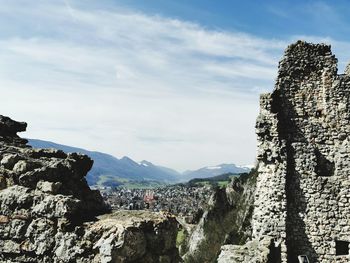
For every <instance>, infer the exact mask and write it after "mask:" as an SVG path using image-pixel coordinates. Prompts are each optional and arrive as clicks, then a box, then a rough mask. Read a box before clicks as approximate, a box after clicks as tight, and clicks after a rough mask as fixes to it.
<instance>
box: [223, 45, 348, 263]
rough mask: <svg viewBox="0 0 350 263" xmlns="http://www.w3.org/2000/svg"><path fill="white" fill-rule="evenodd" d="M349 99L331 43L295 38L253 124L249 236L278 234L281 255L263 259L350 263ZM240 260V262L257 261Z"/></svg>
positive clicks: (275, 237) (345, 76) (233, 251)
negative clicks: (344, 249) (349, 248)
mask: <svg viewBox="0 0 350 263" xmlns="http://www.w3.org/2000/svg"><path fill="white" fill-rule="evenodd" d="M349 103H350V75H349V67H347V69H346V71H345V74H342V75H338V74H337V59H336V58H335V57H334V55H332V53H331V49H330V46H328V45H323V44H318V45H315V44H309V43H306V42H302V41H298V42H297V43H295V44H292V45H290V46H289V47H288V48H287V49H286V51H285V55H284V58H283V59H282V61H281V62H280V64H279V73H278V78H277V81H276V86H275V89H274V91H273V92H272V93H271V94H264V95H262V96H261V100H260V105H261V110H260V115H259V117H258V120H257V125H256V128H257V135H258V163H259V168H258V171H259V175H258V180H257V191H256V194H255V208H254V213H253V220H252V227H253V237H252V238H253V242H259V241H258V240H259V239H262V238H265V237H271V238H273V240H274V244H275V245H274V246H272V247H270V251H272V250H273V253H274V254H276V255H277V256H276V257H275V259H274V260H275V261H266V262H298V259H297V256H298V255H306V256H307V257H308V258H309V260H310V262H349V261H350V256H349V255H336V241H347V242H350V206H349V199H350V187H349V186H350V178H349V174H350V173H349V172H350V137H349V131H350V107H349ZM251 248H252V247H251ZM252 249H253V250H254V248H252ZM239 251H241V249H240V248H232V247H231V251H230V252H228V250H227V249H226V250H223V251H222V253H224V254H225V255H226V257H227V256H228V254H230V255H231V256H235V255H238V254H239ZM241 259H242V260H236V261H235V262H255V261H254V259H250V261H249V260H248V261H247V260H245V259H244V257H243V258H241Z"/></svg>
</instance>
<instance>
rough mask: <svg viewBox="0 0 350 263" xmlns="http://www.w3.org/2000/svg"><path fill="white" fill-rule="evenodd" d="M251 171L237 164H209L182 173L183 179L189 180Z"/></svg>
mask: <svg viewBox="0 0 350 263" xmlns="http://www.w3.org/2000/svg"><path fill="white" fill-rule="evenodd" d="M249 171H250V168H248V167H241V166H236V165H235V164H220V165H216V166H207V167H204V168H200V169H198V170H194V171H186V172H184V173H183V174H182V177H181V179H182V181H188V180H191V179H193V178H208V177H213V176H217V175H222V174H241V173H247V172H249Z"/></svg>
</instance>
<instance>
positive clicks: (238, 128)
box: [0, 0, 350, 170]
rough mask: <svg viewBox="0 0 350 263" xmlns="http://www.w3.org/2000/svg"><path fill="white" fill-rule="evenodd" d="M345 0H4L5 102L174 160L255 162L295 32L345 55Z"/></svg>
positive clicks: (79, 139)
mask: <svg viewBox="0 0 350 263" xmlns="http://www.w3.org/2000/svg"><path fill="white" fill-rule="evenodd" d="M349 7H350V4H348V3H347V2H346V1H328V2H327V1H323V2H321V1H209V0H202V1H199V0H198V1H197V0H192V1H185V0H177V1H169V0H153V1H136V0H128V1H127V0H120V1H116V0H115V1H112V0H101V1H89V0H85V1H82V0H81V1H78V0H60V1H58V0H52V1H45V0H37V1H34V2H33V1H27V0H16V1H10V0H0V50H1V52H0V91H1V94H2V98H5V99H3V100H2V102H1V104H0V112H1V114H4V115H8V116H11V117H13V118H15V119H18V120H25V121H27V122H28V123H29V127H28V132H27V133H26V134H25V135H24V136H27V137H31V138H40V139H46V140H51V141H55V142H58V143H63V144H67V145H72V146H78V147H83V148H86V149H90V150H98V151H103V152H107V153H110V154H113V155H115V156H117V157H122V156H124V155H127V156H129V157H131V158H133V159H135V160H142V159H147V160H149V161H152V162H154V163H156V164H160V165H164V166H169V167H172V168H175V169H178V170H185V169H195V168H198V167H201V166H206V165H216V164H219V163H224V162H226V163H232V162H233V163H237V164H242V165H244V164H252V163H254V160H255V154H256V138H255V133H254V132H255V131H254V125H255V119H256V116H257V114H258V98H259V94H260V93H262V92H268V91H271V90H272V88H273V85H274V79H275V77H276V72H277V65H278V61H279V59H280V58H281V57H282V55H283V50H284V49H285V48H286V46H287V45H288V44H290V43H291V42H294V41H296V40H297V39H304V40H307V41H311V42H326V43H329V44H332V49H333V52H334V53H335V54H336V56H337V57H338V59H339V70H340V71H342V70H343V69H344V67H345V65H346V63H347V62H348V60H350V40H349V36H350V34H349V28H350V27H349V18H348V16H347V14H346V13H347V11H348V10H349Z"/></svg>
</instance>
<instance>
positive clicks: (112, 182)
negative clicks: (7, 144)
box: [28, 139, 250, 187]
mask: <svg viewBox="0 0 350 263" xmlns="http://www.w3.org/2000/svg"><path fill="white" fill-rule="evenodd" d="M28 141H29V143H28V144H29V145H31V146H32V147H35V148H54V149H59V150H62V151H64V152H66V153H69V152H80V153H83V154H86V155H88V156H90V158H91V159H93V160H94V165H93V167H92V169H91V171H90V172H89V173H88V175H87V177H86V179H87V181H88V183H89V185H91V186H94V185H97V186H119V185H125V186H127V187H128V186H130V187H141V186H147V187H150V186H152V185H154V186H157V185H159V183H161V184H164V183H167V184H172V183H178V182H187V181H189V180H191V179H193V178H207V177H213V176H217V175H222V174H227V173H231V174H240V173H245V172H249V170H250V169H249V168H247V167H239V166H236V165H234V164H221V165H217V166H208V167H204V168H201V169H198V170H195V171H186V172H184V173H182V174H181V173H179V172H177V171H175V170H173V169H170V168H167V167H163V166H158V165H155V164H153V163H151V162H149V161H145V160H144V161H141V162H135V161H134V160H132V159H130V158H129V157H126V156H125V157H123V158H121V159H118V158H116V157H114V156H112V155H110V154H106V153H102V152H96V151H89V150H85V149H82V148H77V147H72V146H67V145H63V144H58V143H54V142H50V141H43V140H36V139H28Z"/></svg>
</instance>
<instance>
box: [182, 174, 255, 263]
mask: <svg viewBox="0 0 350 263" xmlns="http://www.w3.org/2000/svg"><path fill="white" fill-rule="evenodd" d="M255 183H256V171H255V170H252V171H251V173H250V174H242V175H241V176H240V177H234V178H233V179H232V181H231V182H230V183H229V184H228V185H227V187H226V188H218V189H216V191H215V193H214V194H213V195H212V197H211V199H210V200H209V209H208V210H207V211H205V212H204V214H203V216H202V218H201V220H200V221H199V223H198V224H197V225H196V226H195V228H194V229H193V231H192V232H191V233H190V235H189V239H188V241H187V243H188V251H187V253H186V254H185V255H184V260H185V262H198V263H201V262H216V258H217V256H218V253H219V252H220V249H221V246H222V245H224V244H243V243H244V242H245V241H246V240H247V239H248V238H249V237H250V236H251V222H250V221H251V218H252V211H253V197H254V192H255Z"/></svg>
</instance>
